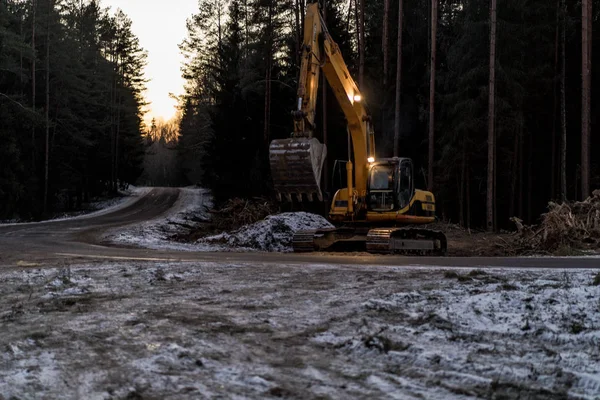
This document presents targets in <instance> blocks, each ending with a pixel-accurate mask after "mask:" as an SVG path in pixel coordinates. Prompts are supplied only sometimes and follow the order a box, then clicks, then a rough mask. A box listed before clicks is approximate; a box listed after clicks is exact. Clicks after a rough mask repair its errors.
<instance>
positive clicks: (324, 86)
mask: <svg viewBox="0 0 600 400" xmlns="http://www.w3.org/2000/svg"><path fill="white" fill-rule="evenodd" d="M323 20H325V21H327V1H326V0H323ZM321 80H322V84H321V88H322V94H323V143H324V144H325V145H326V146H327V143H328V140H327V79H325V74H321ZM323 168H324V173H323V187H324V188H325V191H326V192H327V191H328V190H329V168H328V159H327V156H326V157H325V160H324V161H323Z"/></svg>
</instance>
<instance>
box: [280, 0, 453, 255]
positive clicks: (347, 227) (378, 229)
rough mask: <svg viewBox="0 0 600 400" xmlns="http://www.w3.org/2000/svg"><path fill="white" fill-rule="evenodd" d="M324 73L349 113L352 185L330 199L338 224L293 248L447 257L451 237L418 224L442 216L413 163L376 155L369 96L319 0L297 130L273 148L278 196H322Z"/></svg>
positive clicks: (310, 13)
mask: <svg viewBox="0 0 600 400" xmlns="http://www.w3.org/2000/svg"><path fill="white" fill-rule="evenodd" d="M321 71H322V72H323V74H324V76H325V79H326V80H327V82H329V84H330V85H331V88H332V89H333V92H334V93H335V98H336V100H337V102H338V104H339V106H340V107H341V109H342V111H343V113H344V115H345V117H346V122H347V129H348V132H347V134H348V136H349V145H348V147H349V148H348V152H349V154H348V161H347V162H346V175H347V176H346V180H347V187H345V188H342V189H339V190H338V191H337V192H336V193H335V195H334V197H333V199H332V201H331V206H330V209H329V215H328V218H329V220H330V221H331V222H332V223H333V224H334V226H335V228H327V229H317V230H307V231H299V232H297V233H296V234H295V235H294V238H293V241H292V243H293V249H294V251H295V252H309V251H331V250H363V251H364V250H366V251H368V252H371V253H402V254H417V255H445V254H446V251H447V240H446V236H445V235H444V234H443V233H442V232H438V231H435V230H430V229H425V228H419V227H418V226H417V225H419V224H427V223H431V222H434V221H435V197H434V195H433V194H432V193H431V192H427V191H424V190H419V189H416V188H415V187H414V170H413V164H412V160H411V159H409V158H398V157H394V158H384V159H377V158H376V152H375V136H374V131H373V127H372V124H371V117H370V115H369V113H368V111H367V107H366V104H365V99H364V97H363V96H362V94H361V92H360V90H359V88H358V86H357V84H356V82H355V81H354V80H353V79H352V76H351V75H350V72H349V71H348V68H347V66H346V63H345V62H344V59H343V57H342V54H341V52H340V49H339V47H338V45H337V44H336V43H335V42H334V41H333V39H332V38H331V35H330V34H329V32H328V31H327V27H326V25H325V22H324V20H323V16H322V15H321V12H320V10H319V4H318V3H317V2H313V3H310V4H308V5H307V8H306V16H305V22H304V41H303V48H302V64H301V70H300V79H299V82H298V103H297V108H296V109H295V110H294V111H293V112H292V116H293V119H294V132H293V133H292V135H291V137H290V138H287V139H276V140H273V141H272V142H271V144H270V147H269V161H270V167H271V174H272V178H273V185H274V189H275V192H276V196H277V198H278V200H279V201H284V200H287V201H288V202H292V201H293V200H297V201H300V202H301V201H303V199H304V198H307V199H308V200H309V201H314V200H315V198H316V199H317V200H318V201H323V192H322V190H321V175H322V172H323V164H324V160H325V157H326V155H327V148H326V146H325V145H324V144H322V143H320V142H319V140H318V139H317V138H315V137H314V133H315V113H316V105H317V93H318V89H319V76H320V73H321ZM350 153H353V155H354V157H353V158H354V162H352V160H351V158H352V157H351V154H350Z"/></svg>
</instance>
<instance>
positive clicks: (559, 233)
mask: <svg viewBox="0 0 600 400" xmlns="http://www.w3.org/2000/svg"><path fill="white" fill-rule="evenodd" d="M512 220H513V222H514V223H515V224H516V225H517V230H518V232H517V236H516V238H515V244H516V246H517V247H519V248H520V250H521V251H522V252H527V251H531V252H539V251H542V252H549V253H556V252H557V251H565V250H594V251H598V250H600V190H595V191H594V193H593V194H592V196H591V197H588V198H587V199H586V200H584V201H576V202H565V203H561V204H558V203H554V202H550V203H549V204H548V212H547V213H545V214H543V216H542V223H541V224H540V225H539V226H524V225H523V224H522V221H521V220H519V219H518V218H513V219H512Z"/></svg>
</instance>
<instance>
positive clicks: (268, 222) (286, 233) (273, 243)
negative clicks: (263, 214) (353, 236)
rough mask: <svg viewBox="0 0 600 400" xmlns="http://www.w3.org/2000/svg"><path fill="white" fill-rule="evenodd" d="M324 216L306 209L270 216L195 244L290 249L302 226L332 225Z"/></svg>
mask: <svg viewBox="0 0 600 400" xmlns="http://www.w3.org/2000/svg"><path fill="white" fill-rule="evenodd" d="M332 227H333V225H331V224H330V223H329V222H328V221H327V220H326V219H325V218H323V217H321V216H320V215H316V214H310V213H307V212H288V213H282V214H276V215H270V216H268V217H267V218H265V219H264V220H262V221H258V222H256V223H254V224H251V225H246V226H243V227H241V228H240V229H238V230H236V231H233V232H231V233H221V234H219V235H215V236H209V237H206V238H202V239H200V240H198V243H209V244H222V245H226V246H229V247H244V248H252V249H256V250H261V251H270V252H291V251H292V238H293V237H294V233H296V232H297V231H300V230H304V229H318V228H332Z"/></svg>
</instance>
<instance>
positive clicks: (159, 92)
mask: <svg viewBox="0 0 600 400" xmlns="http://www.w3.org/2000/svg"><path fill="white" fill-rule="evenodd" d="M100 4H101V5H102V7H110V8H111V13H114V12H116V10H117V9H118V8H120V9H121V10H123V12H124V13H125V14H127V16H128V17H129V18H130V19H131V20H132V22H133V32H134V34H135V35H136V36H137V37H138V38H139V39H140V44H141V46H142V47H143V48H144V49H145V50H146V51H148V65H147V67H146V70H145V74H146V78H147V79H149V80H150V82H148V84H147V88H148V90H147V92H146V100H147V101H148V102H149V103H151V104H150V105H149V106H148V107H147V110H148V113H147V114H146V116H145V118H144V120H145V121H146V123H149V122H150V121H151V120H152V118H156V119H164V120H168V119H170V118H172V117H173V116H174V115H175V112H176V109H175V105H176V101H175V100H174V99H173V98H171V96H170V95H169V93H172V94H174V95H176V96H179V95H181V94H182V93H183V84H184V81H183V78H182V77H181V71H180V68H181V63H182V61H183V56H182V55H181V54H180V52H179V47H178V44H180V43H181V42H182V41H183V39H184V38H185V36H186V33H187V31H186V19H187V18H189V17H190V16H191V15H192V14H193V13H194V12H196V11H197V4H198V3H197V1H196V0H170V1H169V2H168V3H165V1H163V0H101V2H100ZM166 4H167V5H166Z"/></svg>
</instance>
